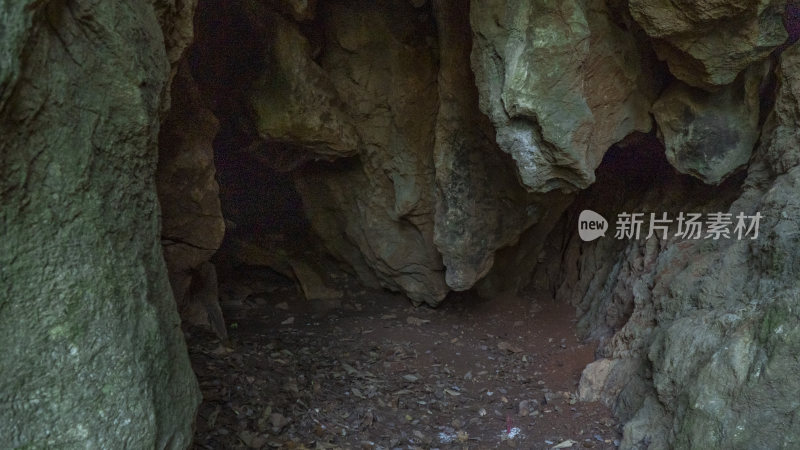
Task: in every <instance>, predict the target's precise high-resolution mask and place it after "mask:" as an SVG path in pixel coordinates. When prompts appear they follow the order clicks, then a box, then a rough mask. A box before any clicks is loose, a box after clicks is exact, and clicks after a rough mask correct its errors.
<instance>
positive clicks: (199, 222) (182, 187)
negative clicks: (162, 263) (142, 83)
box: [156, 62, 225, 311]
mask: <svg viewBox="0 0 800 450" xmlns="http://www.w3.org/2000/svg"><path fill="white" fill-rule="evenodd" d="M171 93H172V98H173V101H172V105H171V107H170V110H169V112H168V113H167V115H166V117H165V119H164V121H163V122H162V124H161V131H160V133H159V152H158V168H157V171H156V187H157V189H158V199H159V202H160V205H161V211H162V216H161V221H162V225H161V243H162V245H163V248H164V259H165V260H166V263H167V270H168V272H169V279H170V285H171V286H172V290H173V293H174V296H175V301H176V303H177V304H178V310H179V311H182V310H183V309H184V308H186V307H187V305H188V304H189V303H190V302H191V296H189V295H188V289H189V285H190V284H191V281H192V277H193V272H194V270H195V269H197V268H198V267H199V266H200V265H201V264H202V263H204V262H207V261H208V260H210V259H211V257H212V256H213V255H214V253H215V252H216V251H217V249H218V248H219V246H220V244H221V243H222V238H223V236H224V235H225V220H224V219H223V218H222V211H221V210H220V202H219V186H218V185H217V181H216V180H215V178H214V175H215V172H216V170H215V168H214V148H213V146H212V143H213V141H214V137H215V136H216V134H217V130H218V129H219V122H218V121H217V119H216V117H214V115H213V114H212V113H211V111H209V110H208V109H207V108H206V107H205V106H204V105H203V100H202V98H201V96H200V93H199V91H198V90H197V86H196V85H195V83H194V80H193V79H192V75H191V73H190V72H189V67H188V64H187V63H186V62H183V63H181V64H180V69H179V70H178V73H177V76H176V77H175V78H174V80H173V83H172V89H171ZM213 289H214V290H216V287H214V288H213Z"/></svg>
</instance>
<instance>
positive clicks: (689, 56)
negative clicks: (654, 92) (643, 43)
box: [629, 0, 787, 90]
mask: <svg viewBox="0 0 800 450" xmlns="http://www.w3.org/2000/svg"><path fill="white" fill-rule="evenodd" d="M629 5H630V12H631V15H632V16H633V17H634V19H636V21H637V22H638V23H639V25H641V26H642V28H643V29H644V30H645V32H646V33H647V35H648V36H650V37H651V38H652V39H653V45H654V48H655V50H656V52H657V53H658V56H659V58H661V59H663V60H665V61H666V62H667V64H668V65H669V69H670V71H671V72H672V73H673V74H674V75H675V76H676V77H677V78H678V79H680V80H681V81H683V82H685V83H687V84H689V85H690V86H695V87H699V88H705V89H709V90H714V89H715V88H716V87H718V86H724V85H727V84H730V83H732V82H733V81H734V80H735V79H736V77H737V76H738V75H739V73H741V72H742V71H743V70H744V69H745V68H747V66H749V65H750V64H752V63H754V62H756V61H759V60H762V59H763V58H765V57H766V56H767V55H768V54H769V53H770V52H771V51H772V50H774V49H775V48H776V47H778V46H779V45H781V44H783V43H784V41H786V38H787V33H786V29H785V28H784V24H783V10H784V7H785V5H786V1H785V0H759V1H752V2H734V1H718V0H700V1H667V0H630V2H629Z"/></svg>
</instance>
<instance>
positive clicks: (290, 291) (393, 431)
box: [162, 0, 653, 448]
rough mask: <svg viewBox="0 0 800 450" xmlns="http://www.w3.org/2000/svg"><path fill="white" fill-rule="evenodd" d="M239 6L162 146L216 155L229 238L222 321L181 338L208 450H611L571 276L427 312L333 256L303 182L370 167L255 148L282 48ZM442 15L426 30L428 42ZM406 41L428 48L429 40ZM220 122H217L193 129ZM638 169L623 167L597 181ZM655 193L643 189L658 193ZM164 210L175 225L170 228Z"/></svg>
mask: <svg viewBox="0 0 800 450" xmlns="http://www.w3.org/2000/svg"><path fill="white" fill-rule="evenodd" d="M334 3H335V2H334ZM243 4H249V3H248V2H222V1H213V0H207V1H204V2H201V5H200V8H199V9H198V16H197V19H196V24H197V39H196V43H195V44H194V45H193V46H192V48H191V49H190V51H189V56H188V58H187V60H186V62H185V63H184V65H183V67H182V68H181V72H180V73H179V76H178V78H177V79H178V80H183V81H181V82H183V83H185V89H180V88H178V89H173V92H174V96H173V105H178V106H177V107H175V106H173V110H174V111H177V112H178V113H179V114H178V117H176V118H175V120H173V121H172V122H170V121H169V120H168V121H167V122H165V124H166V127H165V129H166V130H167V131H164V133H166V134H169V133H170V130H173V131H174V132H173V133H172V135H173V137H176V139H172V140H170V139H164V140H162V146H164V145H167V146H170V145H172V146H175V147H179V146H180V145H179V144H180V143H189V144H191V145H193V146H195V147H196V146H197V143H198V141H202V142H203V146H204V148H205V150H206V151H205V153H204V155H205V157H206V158H207V157H208V156H209V155H211V156H212V162H213V164H211V166H210V168H211V169H212V170H214V171H215V180H216V182H217V183H218V199H219V204H218V210H219V211H221V215H219V214H218V216H219V217H217V219H218V220H224V225H225V226H224V229H225V234H224V239H220V240H219V242H217V246H218V248H219V250H218V251H216V252H215V254H214V255H213V257H211V262H212V263H213V265H214V267H215V273H216V274H217V278H218V279H217V281H218V288H219V289H218V291H215V293H214V296H213V297H214V298H213V299H211V300H208V302H207V303H214V304H215V305H217V306H214V308H211V309H209V307H206V318H205V321H206V326H201V327H195V326H187V327H186V328H187V334H186V335H187V343H188V346H189V350H190V356H191V359H192V363H193V367H194V370H195V372H196V374H197V377H198V379H199V381H200V386H201V389H202V391H203V396H204V401H203V403H202V405H201V407H200V411H199V414H198V419H197V433H196V436H195V446H196V447H197V448H227V447H241V446H247V447H250V448H263V447H266V446H268V447H273V448H284V447H285V448H291V447H294V448H306V447H308V448H310V447H316V448H342V447H348V448H350V447H359V446H361V447H365V448H395V447H399V446H417V447H431V446H447V445H448V444H450V445H465V446H470V447H472V446H476V447H478V448H484V447H490V446H495V445H498V444H500V443H502V442H503V441H509V442H510V443H521V444H519V445H523V446H525V445H529V446H532V447H544V446H553V445H557V444H560V443H562V442H565V441H568V440H576V442H582V443H583V444H584V445H585V446H591V447H594V448H614V446H615V445H616V443H617V442H618V439H619V437H620V433H619V432H620V430H619V426H618V423H617V422H616V421H615V420H614V419H613V418H612V417H611V413H610V412H609V410H608V409H607V408H606V407H605V406H603V405H601V404H599V403H585V402H579V401H578V398H577V395H578V389H577V387H578V385H577V383H578V381H579V379H580V377H581V372H582V370H583V368H584V367H585V366H586V365H587V364H588V363H590V362H591V361H593V360H594V358H595V347H596V344H595V343H593V342H584V341H583V340H581V339H580V338H583V337H585V334H582V335H581V336H580V338H579V336H578V335H577V334H576V328H579V325H580V324H579V323H578V319H577V318H576V317H575V307H574V304H575V302H574V301H573V300H572V299H570V298H568V297H567V296H565V295H563V292H559V288H560V285H561V284H563V283H564V282H566V281H568V280H565V279H563V277H562V278H559V277H561V273H560V270H561V269H560V265H559V264H555V265H552V266H550V265H548V264H543V265H542V266H543V267H542V269H541V270H540V271H539V272H538V273H537V274H536V275H535V276H534V281H533V284H532V285H531V288H530V289H531V290H530V291H529V292H528V291H525V292H523V293H522V294H519V295H490V296H488V297H485V298H484V297H480V296H478V295H477V293H476V292H475V291H468V292H462V293H451V294H450V295H449V298H447V300H446V301H445V302H444V303H443V304H442V306H441V307H440V308H437V309H432V308H426V307H422V308H416V307H413V306H412V305H411V304H410V302H409V300H408V298H407V297H404V296H402V295H400V294H395V293H392V292H389V291H387V290H381V289H378V288H376V284H380V283H373V284H371V285H370V283H364V282H363V277H361V278H362V281H359V276H361V275H362V274H361V273H359V269H358V268H353V266H352V265H348V264H344V263H342V261H338V260H335V259H334V258H332V257H330V256H328V251H327V249H326V247H325V245H323V243H322V240H321V239H320V238H319V237H318V236H317V235H316V233H315V232H314V231H312V225H311V220H310V219H309V214H307V212H308V208H310V207H312V206H310V205H306V204H304V202H303V200H302V195H301V193H300V192H299V190H298V188H297V179H296V176H297V174H298V173H299V172H302V174H303V176H306V180H308V179H312V180H313V179H314V177H313V175H314V174H315V173H330V172H337V171H339V172H348V173H355V172H359V171H360V170H361V168H362V165H365V164H368V163H369V161H361V160H359V158H354V157H345V158H340V159H337V160H336V161H333V162H328V161H324V159H325V158H320V154H319V152H318V151H309V150H308V148H307V147H308V145H296V144H294V143H292V142H291V141H290V140H287V139H271V140H267V141H265V140H264V139H263V137H262V136H260V133H259V130H258V125H257V124H256V123H254V121H253V119H252V111H251V107H252V105H251V104H250V103H249V101H248V98H247V92H246V91H247V88H248V87H249V86H250V85H252V83H253V82H254V80H256V79H258V78H259V77H261V76H262V75H263V73H264V72H265V71H268V68H267V67H266V62H265V58H264V57H263V55H264V54H265V53H268V51H270V50H269V49H268V48H267V46H268V45H269V41H268V40H266V39H264V33H265V32H266V31H265V29H264V26H258V25H254V22H253V20H252V17H247V14H251V13H252V11H251V12H247V11H246V8H243V6H242V5H243ZM251 6H253V5H251ZM429 8H430V7H429V6H426V7H425V9H423V10H422V11H421V12H420V13H419V14H418V17H416V18H415V21H418V22H419V23H421V24H422V25H415V26H419V27H421V30H422V31H423V32H425V33H430V32H431V30H430V29H429V28H430V26H431V23H432V19H431V18H430V10H429ZM256 13H257V12H256ZM281 14H289V13H287V12H285V11H283V12H282V13H281ZM426 14H427V16H426ZM276 20H278V19H276ZM280 20H282V19H280ZM402 27H403V26H401V25H397V28H398V29H402ZM426 27H427V28H426ZM300 28H301V31H302V32H303V33H304V35H305V36H306V38H308V45H310V46H311V47H312V48H311V50H310V53H311V54H312V57H313V58H319V57H320V56H319V55H320V54H322V53H323V50H322V49H321V46H322V44H321V42H322V40H323V39H322V37H321V36H319V33H316V32H315V31H314V29H315V23H314V22H313V21H312V22H303V24H302V25H301V26H300ZM434 31H435V30H434ZM350 38H353V37H352V36H350ZM404 38H405V39H408V41H409V42H412V43H416V44H418V42H416V41H415V39H417V37H413V36H406V37H404ZM406 44H407V43H406V42H404V43H403V45H406ZM278 81H280V80H277V81H275V82H278ZM182 104H183V105H184V106H185V108H183V109H181V106H180V105H182ZM181 111H183V112H182V113H181ZM197 111H205V112H203V113H198V112H197ZM181 114H183V115H181ZM208 114H211V115H213V117H214V120H215V121H214V120H207V121H206V122H207V123H208V126H207V127H198V126H197V124H198V123H203V122H202V121H198V120H197V119H198V118H200V117H205V116H207V115H208ZM187 119H188V120H187ZM187 130H188V131H187ZM192 130H193V131H192ZM198 130H201V131H202V130H205V131H202V132H199V131H198ZM187 136H188V137H187ZM323 137H324V136H323ZM178 138H180V139H178ZM306 144H308V143H306ZM392 145H399V144H395V143H392ZM209 149H210V150H211V151H210V153H209V151H208V150H209ZM317 150H318V149H317ZM162 153H163V149H162ZM319 159H323V161H319ZM645 159H646V158H645ZM164 161H165V163H166V162H168V160H167V159H164ZM640 163H641V161H636V160H635V159H634V161H633V162H631V161H630V160H628V159H627V157H626V156H623V157H621V158H620V159H619V161H617V160H615V159H614V157H613V155H612V156H610V157H609V158H607V161H606V162H604V166H607V167H601V169H600V171H599V173H602V172H605V171H607V170H611V169H609V167H611V168H612V169H613V168H614V167H621V165H624V164H628V165H637V164H640ZM496 165H497V166H498V167H499V166H502V164H496ZM203 170H204V172H203V173H204V174H207V173H208V170H209V167H208V164H206V165H205V166H204V169H203ZM309 175H311V176H309ZM198 178H202V177H198ZM387 178H389V175H388V174H387ZM203 179H204V180H205V178H203ZM599 179H601V177H599ZM167 180H168V181H169V178H167ZM652 181H653V180H652V179H651V178H648V177H642V178H641V179H640V180H637V181H636V182H637V183H639V182H641V188H642V189H643V190H646V189H648V188H647V186H646V184H647V183H650V182H652ZM403 182H404V180H401V179H392V180H390V183H391V186H392V187H393V189H397V190H398V192H400V191H402V192H401V194H403V195H405V197H404V196H403V195H400V194H398V198H404V199H405V198H411V200H415V197H414V195H416V194H415V193H414V192H413V189H410V187H409V186H411V185H410V184H403ZM356 186H357V187H358V186H359V185H356ZM186 191H191V189H184V191H183V192H186ZM509 191H511V190H510V189H509ZM412 194H413V195H412ZM586 195H588V194H586ZM162 204H164V205H166V206H165V211H164V213H165V217H166V216H168V215H170V214H171V213H172V212H174V211H173V210H171V209H170V207H169V204H168V203H164V202H162ZM324 206H325V205H324V204H323V205H321V206H320V205H315V206H314V207H324ZM359 206H360V205H359ZM400 206H401V207H405V208H409V209H408V210H407V211H405V212H404V213H405V214H408V216H407V217H404V218H403V220H405V221H408V223H409V224H410V225H413V226H415V227H421V225H420V224H419V223H414V221H415V220H417V221H419V220H420V219H419V218H418V217H416V216H414V214H413V213H414V210H413V208H410V207H408V206H406V205H400ZM176 208H177V207H176ZM398 208H399V209H402V208H400V207H398ZM178 209H179V208H178ZM176 210H177V209H176ZM409 211H410V212H409ZM201 212H203V211H201ZM203 214H205V213H204V212H203ZM203 214H201V215H203ZM399 214H401V213H398V215H399ZM571 214H573V210H572V209H570V211H568V212H567V213H566V214H565V215H564V218H563V219H562V223H561V225H560V227H561V229H560V231H561V233H562V234H563V236H562V235H559V234H558V233H559V230H556V231H554V232H553V233H554V236H558V239H552V240H550V241H552V243H554V244H558V245H555V246H554V247H553V248H552V249H551V248H545V249H542V252H544V253H543V254H547V252H548V251H552V252H555V253H553V255H554V256H553V258H552V260H553V261H561V260H562V259H563V256H564V255H563V254H564V252H565V248H566V247H565V245H566V244H565V243H566V242H567V234H574V232H573V231H574V229H573V228H572V227H571V225H570V222H569V220H570V219H569V218H570V217H571V216H570V215H571ZM223 218H224V219H223ZM179 222H180V221H177V222H176V223H179ZM165 236H166V235H165ZM174 241H175V242H177V243H178V244H180V243H181V242H183V243H186V242H189V243H192V242H194V241H189V240H178V239H177V238H176V239H174ZM349 245H352V243H349ZM190 247H193V248H202V249H203V250H207V249H208V248H211V247H213V245H209V246H208V248H206V247H204V246H203V245H200V246H198V245H190ZM508 251H509V252H513V249H508ZM567 257H569V255H568V256H567ZM548 258H549V257H548ZM545 260H547V258H546V259H545ZM544 266H548V267H544ZM531 267H533V266H531ZM548 270H549V272H548ZM537 276H538V278H537ZM176 278H179V277H177V276H176ZM198 278H199V279H201V281H204V280H207V277H204V276H202V275H197V274H196V273H192V274H190V276H189V277H188V279H189V280H188V282H187V281H185V280H184V281H180V279H179V282H184V283H185V284H186V287H185V288H184V289H185V292H187V293H188V294H187V295H189V296H191V295H193V294H194V293H196V291H197V290H202V288H203V286H205V285H203V283H200V284H201V285H202V286H200V287H199V288H198V286H197V285H198V281H197V279H198ZM540 282H544V284H545V286H540V285H538V284H537V283H540ZM173 286H176V284H175V283H173ZM370 286H371V287H370ZM543 293H546V295H545V294H543ZM551 294H552V295H551ZM543 295H544V296H543ZM542 296H543V297H542ZM176 297H179V298H180V296H177V295H176ZM217 299H219V302H218V303H217V302H216V300H217ZM309 299H311V300H309ZM204 301H205V300H204ZM179 305H180V301H179ZM206 306H208V305H206ZM215 308H216V309H215ZM212 310H213V311H212ZM215 312H218V313H220V314H219V315H218V316H217V317H216V319H215V316H214V313H215ZM222 317H224V321H223V320H222ZM215 320H216V323H214V322H215ZM200 322H202V320H201V321H200Z"/></svg>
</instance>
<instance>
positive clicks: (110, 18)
mask: <svg viewBox="0 0 800 450" xmlns="http://www.w3.org/2000/svg"><path fill="white" fill-rule="evenodd" d="M193 6H194V5H193V2H172V1H158V2H134V3H117V2H93V1H82V0H78V1H72V2H52V1H51V2H40V1H19V2H3V3H2V4H0V18H2V19H0V20H1V21H2V24H1V25H0V30H2V31H0V36H1V37H2V39H0V42H2V43H1V44H0V46H1V47H0V48H2V57H0V60H2V62H0V135H1V136H2V139H0V203H2V208H0V224H2V225H0V227H1V229H2V231H1V232H0V234H2V236H3V239H2V240H1V241H0V286H2V287H1V288H0V290H2V295H0V311H2V313H0V345H2V347H3V352H2V354H0V446H2V447H3V448H63V447H74V446H80V447H92V448H175V449H177V448H185V447H187V446H188V445H189V444H190V443H191V440H192V425H193V421H194V416H195V411H196V408H197V405H198V403H199V401H200V395H199V391H198V387H197V382H196V381H195V378H194V374H193V373H192V370H191V367H190V365H189V360H188V357H187V354H186V347H185V344H184V341H183V335H182V333H181V332H180V328H179V320H178V315H177V313H176V311H175V304H174V301H173V298H172V295H171V291H170V288H169V283H168V280H167V276H166V270H165V268H164V261H163V258H162V255H161V248H160V242H159V231H160V230H159V226H160V221H159V207H158V202H157V198H156V189H155V183H154V175H155V170H156V160H157V144H156V142H157V136H158V130H159V114H160V112H161V111H162V110H163V109H164V108H165V106H166V105H165V102H164V101H163V100H164V93H165V91H166V89H167V87H168V83H169V76H170V73H171V67H170V62H171V61H175V60H177V58H176V57H175V55H177V54H180V52H181V51H182V49H183V48H184V47H185V45H186V44H187V42H186V37H187V36H190V35H191V27H189V28H188V29H187V28H181V27H182V26H185V24H187V23H191V14H192V10H193ZM182 24H183V25H182ZM162 27H163V28H162ZM176 28H177V29H176ZM165 41H166V43H165Z"/></svg>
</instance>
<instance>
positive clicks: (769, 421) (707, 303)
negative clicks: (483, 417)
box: [537, 46, 800, 448]
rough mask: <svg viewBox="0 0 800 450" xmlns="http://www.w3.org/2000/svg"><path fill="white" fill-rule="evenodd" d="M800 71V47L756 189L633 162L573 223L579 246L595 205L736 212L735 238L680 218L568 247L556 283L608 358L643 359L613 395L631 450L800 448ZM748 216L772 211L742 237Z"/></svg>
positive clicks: (756, 160)
mask: <svg viewBox="0 0 800 450" xmlns="http://www.w3.org/2000/svg"><path fill="white" fill-rule="evenodd" d="M798 67H800V49H798V47H796V46H793V47H789V48H788V50H786V51H785V52H784V53H783V55H782V57H781V61H780V67H779V69H778V71H777V79H778V88H777V95H776V102H775V106H774V109H773V111H772V113H771V114H770V116H769V118H768V119H767V120H766V123H765V125H764V127H763V132H762V138H761V145H760V146H759V148H758V150H757V151H756V153H755V154H754V156H753V159H752V161H751V163H750V166H749V169H748V173H747V177H746V179H744V181H742V177H734V178H732V179H731V180H728V181H727V182H726V183H724V184H722V185H720V186H719V187H715V188H711V187H703V186H702V185H700V184H699V183H697V182H696V181H694V180H691V179H687V178H686V177H679V176H672V175H669V171H664V170H663V168H662V166H658V165H657V166H653V167H650V168H647V169H644V168H643V166H642V163H641V161H639V162H638V163H637V162H636V161H631V163H630V164H631V166H630V167H629V168H628V169H627V170H626V171H621V172H618V173H612V174H610V175H609V177H608V178H605V177H604V178H603V179H602V180H600V179H599V180H598V183H597V189H595V188H593V189H591V190H589V191H587V193H586V194H585V196H584V195H582V196H581V198H580V199H579V200H577V203H576V207H575V209H574V210H572V212H570V213H569V215H568V216H567V217H566V218H565V220H564V222H563V226H564V231H563V233H564V235H563V236H564V238H565V239H566V235H567V233H569V234H573V235H574V229H575V223H576V222H575V220H576V219H575V218H576V216H575V214H577V211H579V210H580V209H582V208H584V207H592V206H594V207H595V208H597V209H596V210H597V211H598V212H601V213H602V214H603V215H605V216H606V217H607V218H612V217H614V216H615V214H616V213H618V212H622V211H629V212H630V211H642V212H656V213H658V214H660V213H661V212H668V213H669V215H670V217H672V218H675V217H677V214H678V213H679V212H681V211H683V212H701V213H711V212H729V213H731V214H732V215H733V216H732V221H733V224H732V226H731V230H732V233H731V234H732V235H731V238H730V239H726V238H723V239H719V240H712V239H699V240H685V239H682V238H678V237H675V236H674V233H675V232H676V231H677V229H676V224H674V223H673V224H672V228H671V236H670V237H669V238H668V239H666V240H665V239H661V238H660V237H656V236H653V237H649V238H646V237H645V236H646V233H643V235H642V237H641V238H640V239H638V240H624V239H623V240H615V239H607V238H606V239H600V240H598V241H595V242H592V243H580V242H579V241H578V240H577V239H575V238H573V239H566V240H564V241H561V242H567V243H566V244H559V245H556V246H555V247H559V246H560V245H564V246H563V247H561V249H560V250H559V252H560V254H561V255H563V256H562V257H563V258H566V259H562V261H565V262H563V263H561V262H559V266H561V267H566V268H568V270H566V271H561V273H562V275H563V278H562V279H561V280H562V282H560V283H559V282H557V283H556V285H555V286H547V285H546V284H545V285H543V286H542V288H543V289H552V290H555V291H557V292H558V297H559V298H564V299H575V300H574V301H575V302H576V304H577V306H578V307H579V308H580V310H581V311H583V313H582V315H583V319H582V320H581V322H580V327H581V328H582V330H583V333H584V334H585V335H587V336H594V337H595V338H598V339H600V340H601V342H602V345H601V347H600V354H601V356H602V357H604V358H609V359H611V360H612V361H618V362H619V363H624V364H631V362H630V360H631V359H635V360H639V361H640V362H641V365H639V366H638V367H637V366H635V365H632V367H634V368H635V370H633V371H631V372H630V374H631V377H630V382H629V384H628V386H626V387H625V388H624V389H622V391H621V392H620V395H619V396H618V397H617V398H613V396H612V398H605V399H604V400H606V401H609V402H615V403H614V404H615V409H616V410H617V412H618V413H619V414H621V415H622V417H623V418H624V419H626V420H628V423H627V425H626V426H625V437H624V440H623V442H622V447H623V448H640V447H642V446H648V445H649V447H648V448H673V447H677V448H695V447H696V448H751V447H767V448H780V447H784V448H791V447H794V446H797V445H798V443H799V442H800V434H799V433H798V427H797V424H796V421H795V420H794V419H793V417H794V415H795V414H796V413H797V410H798V407H799V406H798V404H797V402H796V398H797V395H798V393H800V382H798V381H797V377H796V375H795V374H796V373H797V372H798V370H800V364H798V362H797V359H796V357H794V356H792V354H793V352H796V349H797V348H798V345H800V317H798V315H797V312H796V311H795V309H796V308H795V306H796V302H797V299H798V298H800V289H798V284H797V279H798V267H800V252H798V248H800V246H798V237H797V233H796V232H795V231H796V229H797V227H798V225H800V224H798V221H800V200H798V197H797V194H796V193H797V190H798V188H800V166H798V162H800V161H799V160H798V150H797V149H798V148H800V147H797V145H796V144H797V142H798V138H800V136H798V128H797V126H796V124H797V122H798V119H800V117H798V109H797V105H798V98H800V90H798V85H799V84H798V81H797V78H798V77H797V73H798V72H797V69H798ZM634 150H635V151H636V152H637V154H638V153H641V152H642V151H644V150H645V147H641V146H637V147H635V148H634ZM653 150H657V149H650V150H647V151H653ZM617 164H622V163H620V162H619V161H617ZM631 168H635V170H636V171H635V172H634V171H630V169H631ZM641 172H646V175H645V176H647V175H650V178H652V179H651V180H650V181H649V182H648V183H644V182H642V184H641V186H642V187H641V189H639V190H636V191H627V194H626V195H625V197H622V196H619V195H615V194H613V192H614V191H615V190H616V189H619V188H618V187H615V183H614V182H613V179H615V178H626V179H627V180H626V181H627V182H628V183H631V181H633V182H634V183H635V184H634V185H637V184H638V183H637V182H636V181H635V178H633V177H634V174H635V173H641ZM626 174H627V175H626ZM601 183H602V184H603V185H605V187H603V188H601V187H600V186H601ZM601 190H607V193H606V194H599V193H600V191H601ZM594 195H599V196H598V197H596V198H595V199H594V200H588V199H589V198H590V197H592V196H594ZM739 213H744V214H746V215H755V214H756V213H760V214H761V216H762V218H761V220H760V229H759V235H758V237H757V238H756V239H751V237H752V236H747V237H744V238H743V239H741V240H740V239H738V236H737V235H736V233H735V231H733V227H734V226H735V225H736V223H737V219H736V216H737V215H738V214H739ZM646 226H647V225H645V228H644V229H645V230H646ZM552 240H553V241H555V242H558V237H554V238H553V239H552ZM547 259H548V257H545V260H547ZM559 271H560V270H559ZM550 273H551V274H552V273H553V272H552V271H551V272H550ZM537 279H538V280H541V281H544V280H547V279H548V277H537ZM550 279H551V280H552V278H550Z"/></svg>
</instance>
